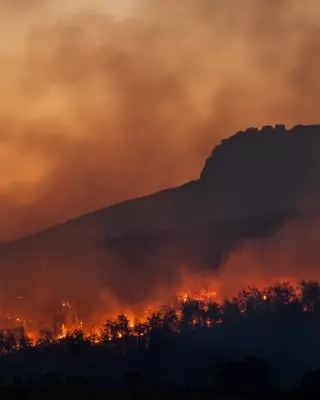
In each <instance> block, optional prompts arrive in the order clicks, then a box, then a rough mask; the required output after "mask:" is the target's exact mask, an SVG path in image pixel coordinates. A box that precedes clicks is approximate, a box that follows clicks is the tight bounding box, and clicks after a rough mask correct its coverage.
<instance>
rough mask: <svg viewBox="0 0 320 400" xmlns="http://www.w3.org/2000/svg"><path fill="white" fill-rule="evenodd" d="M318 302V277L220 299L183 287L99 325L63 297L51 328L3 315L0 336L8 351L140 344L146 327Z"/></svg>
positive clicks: (181, 325)
mask: <svg viewBox="0 0 320 400" xmlns="http://www.w3.org/2000/svg"><path fill="white" fill-rule="evenodd" d="M318 303H319V304H320V285H319V284H318V283H317V282H302V283H301V284H300V285H299V286H293V285H291V284H290V283H288V282H283V283H276V284H274V285H272V286H270V287H267V288H264V289H257V288H248V289H247V290H243V291H241V292H239V293H238V295H237V297H232V298H228V299H224V300H220V299H219V296H218V295H217V293H216V292H214V291H207V290H202V291H200V292H198V293H194V294H191V292H190V291H185V292H181V293H178V295H177V297H176V300H175V301H174V302H172V303H171V304H169V305H167V306H162V307H160V308H159V309H152V308H150V307H147V308H146V311H145V312H144V313H143V316H142V317H141V318H135V317H134V316H132V317H131V318H128V316H127V314H126V313H125V312H123V313H121V314H119V315H118V316H117V317H115V318H110V319H107V320H105V323H104V324H102V325H101V326H100V327H99V326H98V325H97V324H96V325H92V326H90V325H89V324H85V323H84V322H83V321H81V320H79V319H78V314H77V312H76V310H75V309H74V307H73V306H72V304H71V302H69V301H66V300H64V301H62V302H61V304H60V306H59V307H58V309H57V313H56V315H54V316H53V327H52V329H43V328H41V329H38V330H36V329H29V325H30V322H31V321H30V320H26V319H24V318H22V317H21V316H18V315H12V314H7V315H3V317H4V320H5V322H6V323H7V324H8V326H7V328H6V329H2V330H0V341H1V339H2V341H3V342H8V343H9V344H8V345H7V348H6V350H5V351H6V352H8V351H11V350H12V349H15V350H18V349H22V348H24V347H26V346H29V345H32V344H38V343H52V342H54V341H61V340H70V341H72V342H74V343H82V342H83V341H86V342H88V343H91V344H99V343H116V342H118V341H123V340H129V338H134V339H135V341H136V343H137V344H138V345H139V344H140V343H147V341H148V337H149V335H150V332H151V331H153V330H156V329H169V330H171V331H173V332H176V333H179V332H180V331H181V330H183V329H185V328H186V327H190V328H191V329H197V328H201V327H202V328H207V329H210V328H213V327H214V326H215V325H217V324H221V323H223V322H225V321H227V320H228V318H229V317H230V315H233V316H234V315H236V314H239V315H245V314H246V313H250V312H252V310H258V311H259V312H265V311H268V312H269V311H270V312H272V310H273V309H276V308H277V309H278V308H279V307H282V306H288V305H298V307H300V308H301V311H302V312H312V311H313V309H314V308H315V307H316V304H318ZM9 322H10V323H11V325H10V326H9ZM10 349H11V350H10Z"/></svg>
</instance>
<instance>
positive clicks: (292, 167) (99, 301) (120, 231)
mask: <svg viewBox="0 0 320 400" xmlns="http://www.w3.org/2000/svg"><path fill="white" fill-rule="evenodd" d="M319 154H320V125H317V126H296V127H294V128H293V129H289V130H286V129H285V127H284V126H282V125H277V126H276V127H275V128H273V127H264V128H263V129H262V130H258V129H253V128H251V129H248V130H246V131H244V132H238V133H237V134H236V135H233V136H232V137H230V138H228V139H226V140H224V141H222V143H221V144H220V145H219V146H216V147H215V148H214V149H213V152H212V154H211V156H210V157H209V158H208V160H207V162H206V163H205V166H204V168H203V170H202V173H201V178H200V179H198V180H194V181H191V182H189V183H187V184H185V185H183V186H180V187H176V188H173V189H168V190H165V191H162V192H158V193H154V194H153V195H150V196H146V197H142V198H137V199H134V200H131V201H127V202H123V203H120V204H117V205H115V206H112V207H107V208H104V209H101V210H98V211H96V212H93V213H89V214H86V215H84V216H82V217H80V218H77V219H74V220H70V221H68V222H67V223H65V224H61V225H58V226H56V227H54V228H51V229H48V230H45V231H43V232H39V233H38V234H36V235H33V236H29V237H26V238H23V239H21V240H18V241H13V242H9V243H4V244H3V245H2V246H0V263H1V265H2V269H1V273H2V282H3V287H2V288H1V298H0V302H2V303H4V304H5V303H7V302H8V301H9V300H8V299H10V298H11V299H12V298H13V297H14V296H17V295H18V296H19V297H23V298H24V299H25V300H24V302H23V306H24V307H25V308H26V310H25V311H28V312H30V310H32V312H33V315H34V313H35V312H38V313H40V314H41V315H42V317H43V315H45V316H47V315H52V307H54V304H57V303H59V301H61V299H68V301H71V303H72V304H75V305H76V306H77V308H79V310H81V312H82V316H85V317H86V318H88V317H92V318H93V317H95V316H96V315H99V316H100V317H101V315H103V316H105V313H106V312H117V311H119V312H120V311H121V310H122V311H123V310H128V309H129V310H130V311H131V312H133V311H134V310H135V311H136V312H137V313H138V311H137V310H140V312H141V310H143V309H144V308H145V307H146V305H154V304H158V305H159V304H163V303H167V302H168V301H170V299H171V298H172V297H174V296H175V295H176V293H177V291H179V290H182V289H187V288H190V290H193V291H194V290H201V289H203V288H204V287H206V288H207V289H210V290H214V291H217V292H218V293H219V296H225V295H232V294H234V293H235V292H236V291H237V290H240V289H241V288H243V287H245V286H246V285H249V284H250V285H261V286H264V285H267V284H269V283H272V282H274V280H276V279H289V280H293V281H296V280H299V279H319V277H320V274H319V268H318V266H319V262H320V255H319V250H318V249H319V248H320V247H319V244H320V243H319V237H320V236H319V234H318V232H319V215H320V210H319V194H320V186H319V182H320V179H319V177H320V166H319ZM84 294H85V295H84ZM9 303H11V301H9ZM19 307H21V304H20V305H19ZM35 310H36V311H35ZM50 310H51V311H50Z"/></svg>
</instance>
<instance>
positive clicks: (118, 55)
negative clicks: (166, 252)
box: [0, 0, 320, 239]
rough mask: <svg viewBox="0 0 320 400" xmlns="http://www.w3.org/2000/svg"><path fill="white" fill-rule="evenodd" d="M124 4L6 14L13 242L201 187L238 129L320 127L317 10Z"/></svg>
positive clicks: (2, 117)
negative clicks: (85, 216) (200, 179)
mask: <svg viewBox="0 0 320 400" xmlns="http://www.w3.org/2000/svg"><path fill="white" fill-rule="evenodd" d="M116 3H119V2H116ZM114 4H115V2H99V1H94V2H92V1H90V2H89V1H86V0H82V1H81V2H75V1H73V0H68V1H64V2H62V1H61V2H60V1H53V0H45V1H37V0H33V1H31V0H30V1H19V0H15V1H6V0H2V1H0V8H1V12H0V15H1V17H0V19H1V20H0V33H1V37H2V39H1V42H0V59H1V66H0V73H1V75H0V89H1V97H0V155H1V164H0V166H1V175H0V181H1V187H0V217H1V221H2V223H1V228H0V237H2V238H5V239H7V238H12V237H17V236H23V235H24V234H25V233H29V232H34V231H36V230H38V229H40V228H43V227H46V226H49V225H54V224H56V223H58V222H61V221H64V220H67V219H68V218H70V217H74V216H77V215H79V214H82V213H86V212H88V211H90V210H93V209H96V208H99V207H102V206H104V205H107V204H111V203H114V202H117V201H120V200H123V199H126V198H130V197H135V196H137V195H142V194H146V193H151V192H153V191H155V190H159V189H163V188H166V187H169V186H174V185H178V184H181V183H182V182H185V181H188V180H189V179H192V178H197V176H198V172H199V170H200V169H201V167H202V164H203V160H204V158H205V157H206V156H207V154H208V153H209V152H210V150H211V149H212V146H213V145H214V144H217V143H219V142H220V140H221V139H222V138H224V137H227V136H229V135H230V134H231V132H234V131H236V130H237V129H239V128H241V127H246V126H252V125H256V126H261V125H264V124H265V123H271V124H272V123H276V122H283V123H286V124H287V125H294V124H296V123H314V122H316V120H317V117H318V113H319V106H318V105H319V100H320V99H319V96H320V95H319V93H320V91H319V79H318V71H319V67H320V65H319V64H320V59H319V54H320V53H319V48H320V35H319V29H320V27H319V22H318V21H319V16H320V7H319V4H318V2H317V1H312V0H310V1H308V2H307V3H302V2H301V1H298V0H279V1H277V2H270V1H269V0H258V1H257V0H245V1H242V2H238V1H235V0H227V1H208V0H199V1H192V0H187V1H185V0H184V1H179V0H177V1H170V2H169V1H159V0H151V1H150V0H146V1H144V0H141V1H138V0H137V1H133V0H131V1H129V0H124V1H122V2H121V4H122V6H121V7H120V6H119V7H118V8H115V6H114Z"/></svg>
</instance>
